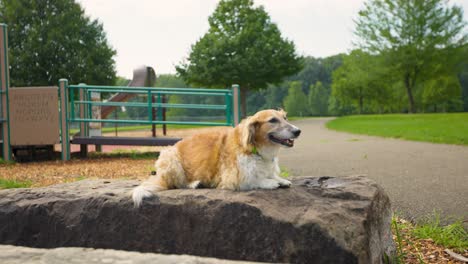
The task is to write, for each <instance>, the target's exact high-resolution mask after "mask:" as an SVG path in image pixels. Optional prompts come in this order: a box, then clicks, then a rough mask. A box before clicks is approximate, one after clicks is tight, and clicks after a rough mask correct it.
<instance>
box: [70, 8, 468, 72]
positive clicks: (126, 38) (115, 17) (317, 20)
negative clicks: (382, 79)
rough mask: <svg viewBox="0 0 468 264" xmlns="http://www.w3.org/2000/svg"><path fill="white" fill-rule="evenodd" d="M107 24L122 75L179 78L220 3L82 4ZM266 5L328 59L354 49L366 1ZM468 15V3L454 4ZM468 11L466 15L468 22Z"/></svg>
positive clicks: (308, 49) (312, 51) (304, 45)
mask: <svg viewBox="0 0 468 264" xmlns="http://www.w3.org/2000/svg"><path fill="white" fill-rule="evenodd" d="M78 2H79V3H81V5H82V7H84V9H85V12H86V14H87V15H89V16H91V18H97V19H98V20H99V21H100V22H102V23H103V24H104V30H105V31H106V33H107V38H108V40H109V43H110V44H111V45H112V47H113V48H114V49H115V50H116V51H117V56H116V57H115V60H116V67H117V74H118V75H120V76H124V77H127V78H131V77H132V72H133V69H134V68H135V67H137V66H139V65H142V64H144V65H149V66H152V67H153V68H155V70H156V73H157V74H161V73H175V69H174V65H176V64H178V63H179V62H180V61H181V60H182V59H183V58H185V57H187V56H188V54H189V51H190V46H191V45H192V44H194V43H195V42H196V41H197V40H198V39H199V38H200V37H201V36H202V35H203V34H204V33H206V32H207V30H208V16H209V15H210V14H211V13H212V12H213V11H214V10H215V8H216V4H217V2H218V0H170V1H169V0H133V1H132V0H78ZM254 2H255V3H256V5H263V6H264V7H265V9H266V11H267V12H268V13H269V14H270V17H271V19H272V21H273V22H275V23H276V24H277V25H278V27H279V29H280V30H281V32H282V34H283V36H285V37H286V38H288V39H290V40H292V41H294V43H295V44H296V48H297V51H298V52H299V54H301V55H308V56H314V57H326V56H330V55H335V54H338V53H342V52H347V51H349V50H350V49H351V39H352V32H353V28H354V23H353V18H355V17H356V14H357V12H358V11H359V9H361V8H362V7H363V2H364V0H288V1H285V0H254ZM451 3H456V4H458V5H462V6H463V8H464V10H468V0H452V1H451ZM467 12H468V11H465V20H468V19H466V18H467V14H466V13H467Z"/></svg>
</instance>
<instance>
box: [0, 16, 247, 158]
mask: <svg viewBox="0 0 468 264" xmlns="http://www.w3.org/2000/svg"><path fill="white" fill-rule="evenodd" d="M8 74H9V72H8V34H7V26H6V25H5V24H0V78H1V81H0V85H1V87H0V103H1V105H0V124H1V129H0V133H1V135H0V136H1V137H0V139H1V144H2V157H3V159H4V160H10V159H11V158H12V150H14V151H15V150H22V149H30V148H33V149H34V148H38V147H43V148H44V149H46V150H51V149H52V150H53V145H54V144H57V143H60V144H61V152H62V160H69V159H70V149H71V148H70V144H79V145H80V146H81V152H82V153H84V154H85V153H86V150H87V145H89V144H93V145H146V146H165V145H172V144H175V143H176V142H177V141H178V140H180V139H179V138H155V137H153V138H134V137H108V136H102V135H101V134H100V132H99V129H100V124H102V123H116V124H119V123H130V124H151V125H156V124H160V125H167V124H179V125H205V126H234V125H237V124H238V123H239V86H238V85H233V86H232V88H231V89H193V88H190V89H188V88H152V87H144V86H151V85H152V84H153V83H154V81H155V78H156V75H155V74H154V70H153V69H152V68H151V67H143V68H140V69H137V70H135V71H134V78H133V80H132V82H131V83H130V84H129V86H100V85H86V84H78V85H69V84H68V81H67V80H66V79H61V80H59V86H58V87H56V86H51V87H22V88H10V87H9V75H8ZM101 93H111V94H115V95H114V96H112V97H111V98H110V99H109V100H108V101H101V100H100V94H101ZM75 94H78V95H79V96H78V97H79V98H75V97H76V96H75ZM168 95H189V96H191V95H196V96H200V95H201V96H215V97H216V96H218V97H223V98H224V104H218V105H214V104H212V105H207V104H171V103H167V102H166V100H165V97H166V96H168ZM135 96H140V97H141V96H146V102H128V100H129V99H130V98H132V97H135ZM117 107H138V108H146V112H147V114H148V115H147V117H148V118H147V119H145V120H142V119H139V120H135V119H115V118H114V119H109V118H108V117H109V116H110V113H111V112H112V111H113V110H114V109H115V108H117ZM75 108H77V111H75ZM170 108H187V109H212V110H213V109H214V110H223V111H224V114H225V121H224V122H196V121H168V120H166V119H165V118H164V112H165V109H170ZM57 109H58V111H57ZM72 123H78V124H79V133H77V134H75V135H74V136H71V137H70V126H71V124H72ZM95 130H97V131H98V132H97V133H94V132H93V131H95Z"/></svg>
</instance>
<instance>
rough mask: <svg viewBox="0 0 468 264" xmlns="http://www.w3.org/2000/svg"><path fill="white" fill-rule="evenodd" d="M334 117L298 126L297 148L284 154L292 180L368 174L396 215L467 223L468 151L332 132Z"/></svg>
mask: <svg viewBox="0 0 468 264" xmlns="http://www.w3.org/2000/svg"><path fill="white" fill-rule="evenodd" d="M329 120H331V118H314V119H304V120H300V121H295V122H294V124H295V125H297V126H298V127H300V128H301V129H302V134H301V136H300V138H299V139H297V140H296V142H295V146H294V148H291V149H283V150H282V151H281V152H280V164H281V165H282V166H284V167H286V168H287V169H288V171H289V172H290V174H291V175H292V176H293V175H311V176H346V175H355V174H364V175H366V176H368V177H369V178H372V179H373V180H375V181H376V182H377V183H379V184H380V185H381V186H383V187H384V189H385V190H386V192H387V193H388V195H389V196H390V199H391V201H392V206H393V208H394V210H396V211H397V212H399V213H400V214H402V215H403V216H404V217H406V218H409V219H413V220H414V219H421V218H423V217H424V216H428V215H431V214H432V213H433V212H434V210H437V211H438V212H440V213H441V214H442V216H443V218H447V217H452V216H455V217H458V218H460V217H461V218H464V220H467V219H468V147H465V146H455V145H445V144H432V143H424V142H414V141H403V140H398V139H388V138H381V137H372V136H364V135H355V134H349V133H342V132H336V131H333V130H328V129H327V128H326V127H325V123H326V122H327V121H329Z"/></svg>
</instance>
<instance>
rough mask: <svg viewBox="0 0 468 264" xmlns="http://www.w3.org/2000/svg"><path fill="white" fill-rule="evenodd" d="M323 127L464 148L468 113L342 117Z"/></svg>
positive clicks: (467, 142)
mask: <svg viewBox="0 0 468 264" xmlns="http://www.w3.org/2000/svg"><path fill="white" fill-rule="evenodd" d="M326 126H327V127H328V128H329V129H333V130H338V131H345V132H351V133H355V134H366V135H372V136H382V137H392V138H402V139H407V140H416V141H427V142H433V143H447V144H458V145H468V113H451V114H389V115H359V116H346V117H340V118H337V119H335V120H332V121H330V122H328V123H327V125H326Z"/></svg>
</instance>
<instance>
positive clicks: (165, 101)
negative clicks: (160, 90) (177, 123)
mask: <svg viewBox="0 0 468 264" xmlns="http://www.w3.org/2000/svg"><path fill="white" fill-rule="evenodd" d="M162 100H163V103H164V104H165V103H167V97H166V95H163V98H162ZM163 121H166V108H165V107H164V108H163ZM166 126H167V125H166V124H163V135H164V136H165V135H166V132H167V127H166Z"/></svg>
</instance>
